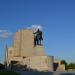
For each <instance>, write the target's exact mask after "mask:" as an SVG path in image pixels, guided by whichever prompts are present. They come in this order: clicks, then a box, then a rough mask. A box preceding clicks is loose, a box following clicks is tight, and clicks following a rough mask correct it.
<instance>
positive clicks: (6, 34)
mask: <svg viewBox="0 0 75 75" xmlns="http://www.w3.org/2000/svg"><path fill="white" fill-rule="evenodd" d="M9 36H12V32H9V31H7V30H0V38H2V39H3V38H8V37H9Z"/></svg>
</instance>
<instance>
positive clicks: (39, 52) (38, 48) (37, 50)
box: [34, 45, 45, 56]
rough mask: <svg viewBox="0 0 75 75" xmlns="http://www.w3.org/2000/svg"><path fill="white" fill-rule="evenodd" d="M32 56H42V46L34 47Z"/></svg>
mask: <svg viewBox="0 0 75 75" xmlns="http://www.w3.org/2000/svg"><path fill="white" fill-rule="evenodd" d="M34 50H35V51H34V55H36V56H44V55H45V54H44V48H43V46H42V45H37V46H35V47H34Z"/></svg>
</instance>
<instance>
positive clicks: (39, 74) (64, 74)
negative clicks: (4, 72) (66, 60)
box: [18, 71, 75, 75]
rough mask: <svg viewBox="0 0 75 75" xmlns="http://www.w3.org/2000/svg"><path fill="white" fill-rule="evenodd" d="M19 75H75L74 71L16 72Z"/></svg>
mask: <svg viewBox="0 0 75 75" xmlns="http://www.w3.org/2000/svg"><path fill="white" fill-rule="evenodd" d="M18 73H20V74H21V75H75V71H65V72H26V71H20V72H18Z"/></svg>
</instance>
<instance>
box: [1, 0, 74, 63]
mask: <svg viewBox="0 0 75 75" xmlns="http://www.w3.org/2000/svg"><path fill="white" fill-rule="evenodd" d="M33 24H38V25H41V26H42V27H43V38H44V40H43V45H44V48H45V52H46V55H52V56H55V58H59V59H65V60H67V61H68V62H71V61H72V62H75V0H0V31H2V32H1V34H4V32H5V31H6V32H7V33H8V35H6V36H5V38H0V61H1V62H3V61H4V54H5V46H6V44H7V46H11V44H12V42H13V41H12V36H10V33H13V34H15V32H16V31H17V30H18V29H22V28H27V27H31V26H32V25H33ZM4 30H5V31H4ZM1 34H0V36H1Z"/></svg>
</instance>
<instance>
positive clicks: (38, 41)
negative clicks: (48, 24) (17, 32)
mask: <svg viewBox="0 0 75 75" xmlns="http://www.w3.org/2000/svg"><path fill="white" fill-rule="evenodd" d="M41 40H43V38H42V31H40V30H39V29H38V30H37V32H35V33H34V46H36V45H42V44H41Z"/></svg>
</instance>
